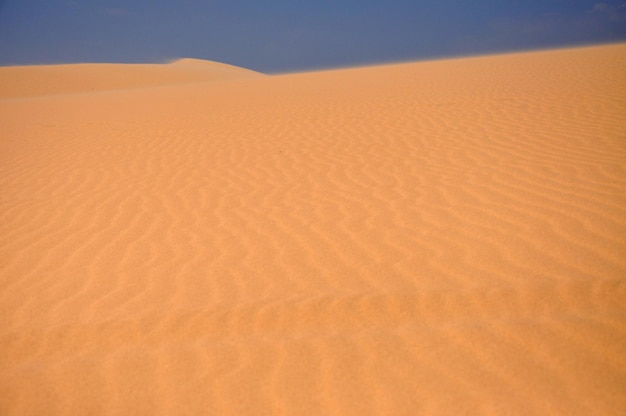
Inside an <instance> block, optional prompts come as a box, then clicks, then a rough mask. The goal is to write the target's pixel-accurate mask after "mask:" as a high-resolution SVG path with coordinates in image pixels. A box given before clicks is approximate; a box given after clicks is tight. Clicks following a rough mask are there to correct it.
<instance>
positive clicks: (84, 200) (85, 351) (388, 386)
mask: <svg viewBox="0 0 626 416" xmlns="http://www.w3.org/2000/svg"><path fill="white" fill-rule="evenodd" d="M0 85H2V86H1V87H0V97H1V98H0V125H1V126H2V127H1V129H2V130H1V131H2V134H0V192H1V195H0V216H1V218H0V259H1V260H0V279H1V280H0V308H1V309H0V414H2V415H44V414H45V415H57V414H58V415H68V414H76V415H79V414H80V415H87V414H111V415H122V414H137V415H164V414H172V415H187V414H198V415H204V414H206V415H213V414H219V415H242V414H250V415H264V414H267V415H270V414H277V415H280V414H285V415H305V414H312V415H334V414H336V415H367V414H384V415H461V414H467V415H509V414H510V415H620V414H623V412H624V409H626V393H625V392H626V302H625V300H626V44H621V45H612V46H597V47H591V48H579V49H569V50H554V51H544V52H532V53H522V54H510V55H499V56H486V57H476V58H464V59H451V60H441V61H434V62H417V63H407V64H395V65H386V66H375V67H366V68H355V69H343V70H335V71H321V72H309V73H300V74H290V75H275V76H265V75H262V74H258V73H254V72H252V71H247V70H243V69H240V68H235V67H231V66H227V65H223V64H217V63H211V62H202V61H194V60H183V61H179V62H176V63H172V64H168V65H102V64H96V65H63V66H46V67H32V68H28V67H17V68H0Z"/></svg>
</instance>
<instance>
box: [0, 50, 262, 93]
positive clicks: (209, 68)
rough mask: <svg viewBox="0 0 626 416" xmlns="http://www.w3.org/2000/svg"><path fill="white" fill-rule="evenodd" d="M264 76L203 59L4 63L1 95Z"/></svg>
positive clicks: (0, 82) (0, 72)
mask: <svg viewBox="0 0 626 416" xmlns="http://www.w3.org/2000/svg"><path fill="white" fill-rule="evenodd" d="M250 76H262V74H260V73H258V72H254V71H251V70H248V69H244V68H239V67H235V66H232V65H227V64H222V63H219V62H212V61H204V60H200V59H180V60H178V61H175V62H172V63H171V64H169V65H159V64H66V65H39V66H7V67H0V98H19V97H35V96H47V95H56V94H72V93H73V94H76V93H91V92H96V91H108V90H120V89H128V88H139V87H148V86H162V85H170V84H190V83H198V82H208V81H217V80H225V79H233V78H235V79H236V78H245V77H250Z"/></svg>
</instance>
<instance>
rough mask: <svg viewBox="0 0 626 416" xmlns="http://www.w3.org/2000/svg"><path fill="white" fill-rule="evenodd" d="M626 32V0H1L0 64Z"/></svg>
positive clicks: (260, 67)
mask: <svg viewBox="0 0 626 416" xmlns="http://www.w3.org/2000/svg"><path fill="white" fill-rule="evenodd" d="M620 41H626V0H604V1H597V0H590V1H588V0H311V1H309V0H265V1H261V0H134V1H128V0H126V1H121V0H74V1H71V0H0V65H30V64H51V63H74V62H133V63H156V62H167V61H171V60H174V59H177V58H183V57H192V58H200V59H208V60H213V61H219V62H225V63H229V64H232V65H237V66H242V67H245V68H249V69H254V70H257V71H261V72H265V73H280V72H290V71H303V70H313V69H324V68H337V67H350V66H360V65H372V64H380V63H387V62H405V61H415V60H424V59H434V58H442V57H452V56H467V55H479V54H486V53H499V52H508V51H519V50H529V49H545V48H553V47H565V46H577V45H587V44H596V43H609V42H620Z"/></svg>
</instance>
